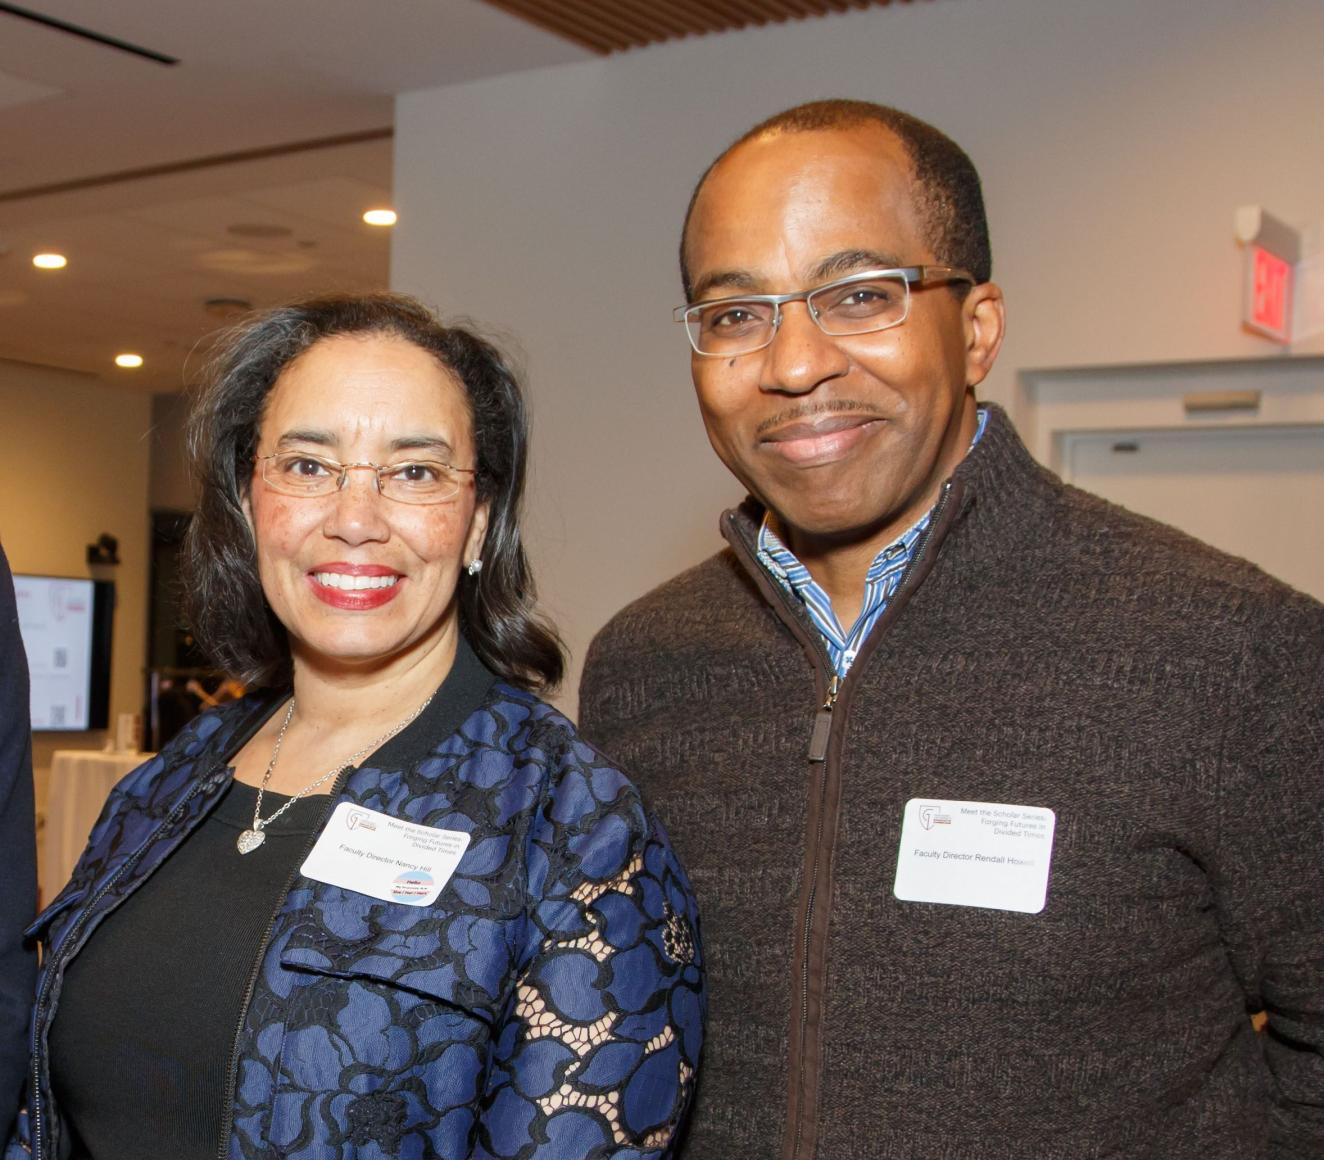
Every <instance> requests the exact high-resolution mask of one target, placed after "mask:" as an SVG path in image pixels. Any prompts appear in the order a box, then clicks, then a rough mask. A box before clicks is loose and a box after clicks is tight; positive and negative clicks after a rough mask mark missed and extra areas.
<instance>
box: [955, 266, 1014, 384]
mask: <svg viewBox="0 0 1324 1160" xmlns="http://www.w3.org/2000/svg"><path fill="white" fill-rule="evenodd" d="M961 318H962V321H963V323H964V326H965V385H966V386H967V387H973V386H977V385H978V384H979V383H982V382H983V381H984V379H985V377H986V376H987V375H988V372H989V371H991V370H992V369H993V360H994V359H996V358H997V357H998V351H999V350H1001V349H1002V337H1003V335H1004V334H1005V333H1006V330H1007V312H1006V305H1005V303H1004V302H1003V298H1002V288H1001V287H1000V286H999V285H998V284H997V283H996V282H981V283H980V284H979V285H978V286H975V287H973V288H972V289H971V291H970V293H969V294H967V295H966V296H965V301H964V302H963V303H961Z"/></svg>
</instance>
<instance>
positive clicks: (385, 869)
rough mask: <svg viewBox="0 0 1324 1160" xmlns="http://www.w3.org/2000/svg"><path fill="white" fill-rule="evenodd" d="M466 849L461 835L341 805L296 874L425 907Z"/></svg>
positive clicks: (384, 898)
mask: <svg viewBox="0 0 1324 1160" xmlns="http://www.w3.org/2000/svg"><path fill="white" fill-rule="evenodd" d="M468 848H469V835H468V834H466V833H465V832H464V831H463V830H438V829H435V828H433V827H432V826H420V825H417V824H416V823H414V822H406V821H403V820H402V819H400V818H393V817H391V815H390V814H383V813H381V812H379V811H378V810H370V809H367V808H366V807H364V806H356V805H354V804H352V803H351V802H341V803H340V804H339V805H338V806H336V808H335V810H333V811H332V813H331V820H330V821H329V822H327V824H326V829H324V830H323V831H322V833H321V834H320V835H319V836H318V839H317V844H316V845H315V846H313V849H312V852H311V853H310V854H309V855H308V857H307V859H306V860H305V861H304V864H303V865H302V866H301V867H300V868H299V869H300V873H301V874H303V875H304V876H305V877H307V878H312V879H315V880H316V881H318V882H327V883H330V884H331V885H332V886H341V887H343V888H344V889H346V890H353V891H355V892H357V893H359V894H366V895H368V896H369V897H370V898H380V899H382V900H383V901H384V902H399V903H402V904H404V905H405V906H430V905H431V904H432V903H434V902H436V900H437V897H438V895H440V894H441V892H442V890H444V889H445V887H446V883H447V882H449V881H450V878H451V875H452V874H454V873H455V868H456V867H457V866H458V865H459V864H460V859H461V858H463V857H464V852H465V851H466V850H467V849H468Z"/></svg>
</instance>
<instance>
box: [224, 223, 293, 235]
mask: <svg viewBox="0 0 1324 1160" xmlns="http://www.w3.org/2000/svg"><path fill="white" fill-rule="evenodd" d="M225 232H226V233H227V234H234V235H235V236H236V237H239V238H288V237H289V236H290V235H291V234H292V233H294V231H293V230H292V229H290V227H289V226H273V225H270V224H268V223H267V222H235V224H234V225H232V226H226V227H225Z"/></svg>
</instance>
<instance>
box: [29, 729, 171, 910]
mask: <svg viewBox="0 0 1324 1160" xmlns="http://www.w3.org/2000/svg"><path fill="white" fill-rule="evenodd" d="M151 756H152V755H151V754H150V753H104V752H101V751H100V750H96V749H57V750H56V751H55V753H54V755H53V756H52V757H51V780H50V789H49V790H48V792H47V796H46V825H45V829H44V830H43V832H42V842H41V863H40V865H39V867H38V875H37V876H38V881H39V884H40V887H41V897H42V902H43V904H44V903H47V902H50V900H51V899H52V898H54V897H55V895H56V894H57V893H59V891H60V889H61V888H62V887H63V886H64V884H65V883H66V882H67V881H69V875H70V874H72V873H73V869H74V865H75V864H76V863H77V862H78V856H79V855H80V854H81V853H82V852H83V847H84V846H85V845H87V836H88V834H90V833H91V832H92V827H93V826H94V825H95V824H96V820H97V818H98V816H99V815H100V814H101V807H102V806H104V805H105V804H106V799H107V798H108V797H109V796H110V791H111V790H112V789H114V787H115V784H116V783H117V782H118V781H119V780H120V778H122V777H123V776H124V775H125V774H126V773H128V772H129V771H130V770H131V769H136V768H137V767H138V766H139V765H141V764H142V763H143V762H144V761H146V760H147V759H148V758H149V757H151Z"/></svg>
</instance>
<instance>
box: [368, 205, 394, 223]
mask: <svg viewBox="0 0 1324 1160" xmlns="http://www.w3.org/2000/svg"><path fill="white" fill-rule="evenodd" d="M363 220H364V221H365V222H367V223H368V225H370V226H393V225H395V210H393V209H370V210H368V212H367V213H365V214H364V215H363Z"/></svg>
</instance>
